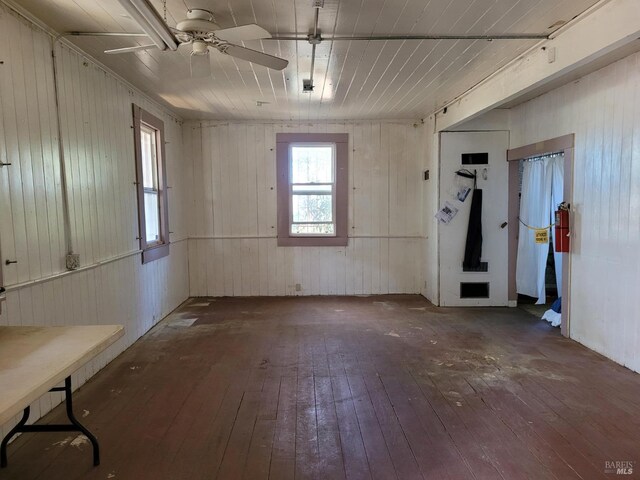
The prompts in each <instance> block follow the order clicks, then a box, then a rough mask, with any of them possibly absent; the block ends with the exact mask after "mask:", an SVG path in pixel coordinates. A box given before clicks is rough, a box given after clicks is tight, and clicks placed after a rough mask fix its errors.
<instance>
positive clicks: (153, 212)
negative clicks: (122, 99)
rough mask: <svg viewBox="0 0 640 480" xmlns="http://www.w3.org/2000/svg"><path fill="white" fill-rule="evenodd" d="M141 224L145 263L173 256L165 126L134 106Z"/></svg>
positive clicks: (141, 245) (143, 261) (141, 241)
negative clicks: (170, 236)
mask: <svg viewBox="0 0 640 480" xmlns="http://www.w3.org/2000/svg"><path fill="white" fill-rule="evenodd" d="M133 132H134V138H135V156H136V184H137V189H138V224H139V231H140V237H139V238H140V250H142V263H148V262H151V261H153V260H156V259H158V258H162V257H165V256H167V255H169V218H168V217H169V215H168V203H167V169H166V164H165V149H164V123H163V122H162V120H160V119H159V118H157V117H155V116H153V115H151V114H150V113H149V112H147V111H145V110H143V109H142V108H140V107H138V106H137V105H133Z"/></svg>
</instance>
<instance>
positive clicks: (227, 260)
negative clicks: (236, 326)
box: [184, 122, 426, 296]
mask: <svg viewBox="0 0 640 480" xmlns="http://www.w3.org/2000/svg"><path fill="white" fill-rule="evenodd" d="M184 132H185V135H184V138H185V142H186V146H187V148H188V149H189V150H188V154H187V155H188V156H189V157H190V158H191V164H192V171H191V172H190V176H191V179H192V183H191V185H190V188H189V191H190V193H191V200H190V210H191V215H190V218H191V223H190V225H191V226H190V240H189V273H190V292H191V295H195V296H203V295H214V296H220V295H235V296H246V295H316V294H319V295H327V294H338V295H339V294H343V295H344V294H378V293H419V292H420V291H421V285H423V282H422V280H421V279H422V274H423V271H422V268H421V255H422V248H421V245H422V243H423V241H424V233H423V225H422V208H421V202H422V184H423V181H422V170H423V164H424V156H425V146H424V143H425V137H426V135H425V127H424V126H423V125H422V124H420V123H418V124H417V125H414V124H412V123H410V122H403V123H393V122H384V123H381V122H366V123H327V124H309V123H287V124H280V123H202V124H200V123H188V124H185V126H184ZM279 132H346V133H348V134H349V142H350V158H349V186H350V187H349V233H350V237H351V238H350V239H349V245H348V246H347V247H346V248H344V247H277V244H276V160H275V139H276V133H279ZM296 284H300V288H301V290H300V291H297V290H296Z"/></svg>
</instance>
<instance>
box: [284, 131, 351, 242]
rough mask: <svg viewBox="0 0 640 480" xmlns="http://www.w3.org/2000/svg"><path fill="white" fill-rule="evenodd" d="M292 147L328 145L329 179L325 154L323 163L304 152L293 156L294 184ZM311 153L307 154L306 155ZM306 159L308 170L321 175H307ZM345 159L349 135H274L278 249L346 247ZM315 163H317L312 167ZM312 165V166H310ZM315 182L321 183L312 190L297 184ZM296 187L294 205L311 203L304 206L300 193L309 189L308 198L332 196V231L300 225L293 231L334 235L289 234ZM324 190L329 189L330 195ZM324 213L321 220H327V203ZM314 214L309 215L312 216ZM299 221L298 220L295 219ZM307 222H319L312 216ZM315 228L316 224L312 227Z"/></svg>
mask: <svg viewBox="0 0 640 480" xmlns="http://www.w3.org/2000/svg"><path fill="white" fill-rule="evenodd" d="M292 145H294V146H298V145H303V146H314V145H321V146H327V145H331V147H332V151H333V164H332V166H333V173H332V175H331V178H329V175H328V169H327V167H328V158H329V156H328V154H327V152H324V153H323V152H320V155H325V157H324V158H325V161H324V163H322V162H321V161H318V160H312V158H311V156H310V155H307V153H306V152H296V159H297V160H299V162H298V163H297V164H296V171H295V183H294V182H293V181H292V180H293V179H294V176H293V172H292V164H291V158H292V156H291V150H292V149H291V147H292ZM309 153H310V152H309ZM298 155H299V156H298ZM307 158H308V159H309V160H308V161H309V162H312V163H310V164H309V167H311V168H313V167H315V166H316V165H317V166H318V167H320V168H321V169H323V170H322V171H323V172H324V175H321V174H320V172H318V173H314V171H313V170H311V171H309V169H308V167H307V165H306V162H307ZM348 159H349V135H348V134H346V133H277V134H276V163H277V198H278V209H277V212H278V226H277V232H278V242H277V243H278V246H279V247H305V246H309V247H311V246H317V247H330V246H334V247H339V246H346V245H347V244H348V241H349V240H348V238H349V237H348V213H347V208H348ZM315 162H317V163H315ZM313 163H315V165H313ZM308 180H315V181H316V182H317V183H320V182H322V183H323V184H324V186H323V185H318V186H317V187H315V188H314V185H313V182H311V183H303V184H302V185H300V184H298V182H300V181H304V182H306V181H308ZM328 180H332V183H331V186H328V187H327V185H326V184H327V183H329V182H328ZM292 183H294V186H296V189H295V190H296V192H295V193H296V195H299V196H298V197H296V202H297V204H298V205H299V204H301V203H303V202H304V203H310V202H306V201H305V200H304V199H305V197H304V196H303V195H304V193H305V192H303V191H302V190H305V189H308V192H306V193H309V194H318V195H324V194H327V193H331V194H332V195H333V201H332V205H333V206H334V208H333V218H332V220H333V222H332V223H331V224H330V225H331V228H327V227H324V226H319V227H313V225H314V224H309V223H307V226H306V227H304V226H301V225H303V224H301V223H300V224H299V223H294V224H293V228H294V229H295V230H296V231H309V230H319V231H324V232H326V231H332V232H335V234H333V235H327V234H323V235H310V234H298V233H293V232H292V222H291V220H292V218H291V213H292V205H291V197H292V193H293V192H292V190H293V186H292ZM327 189H331V191H330V192H328V191H327ZM324 208H325V212H326V213H327V215H325V216H324V217H322V219H323V220H324V219H326V218H329V215H328V211H329V208H328V202H327V203H325V204H324ZM312 212H313V210H312V211H311V212H309V213H312ZM297 218H298V219H300V218H301V217H300V216H298V217H297ZM306 218H313V219H314V220H317V219H319V218H320V217H317V216H316V215H315V213H312V214H309V215H307V217H306ZM315 225H318V224H315Z"/></svg>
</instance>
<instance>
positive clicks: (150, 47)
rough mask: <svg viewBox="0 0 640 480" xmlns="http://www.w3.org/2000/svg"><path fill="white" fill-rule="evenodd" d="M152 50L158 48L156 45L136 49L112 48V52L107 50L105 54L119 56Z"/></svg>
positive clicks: (140, 46)
mask: <svg viewBox="0 0 640 480" xmlns="http://www.w3.org/2000/svg"><path fill="white" fill-rule="evenodd" d="M152 48H158V47H157V46H156V45H136V46H135V47H124V48H112V49H111V50H105V51H104V53H106V54H107V55H117V54H118V53H130V52H139V51H141V50H151V49H152Z"/></svg>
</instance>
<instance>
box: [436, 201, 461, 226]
mask: <svg viewBox="0 0 640 480" xmlns="http://www.w3.org/2000/svg"><path fill="white" fill-rule="evenodd" d="M457 214H458V209H457V208H456V207H454V206H453V205H452V204H451V203H449V202H444V206H443V207H442V208H441V209H440V210H439V211H438V213H436V218H437V219H438V220H439V221H440V222H442V223H444V224H445V225H447V224H449V222H451V220H453V217H455V216H456V215H457Z"/></svg>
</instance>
